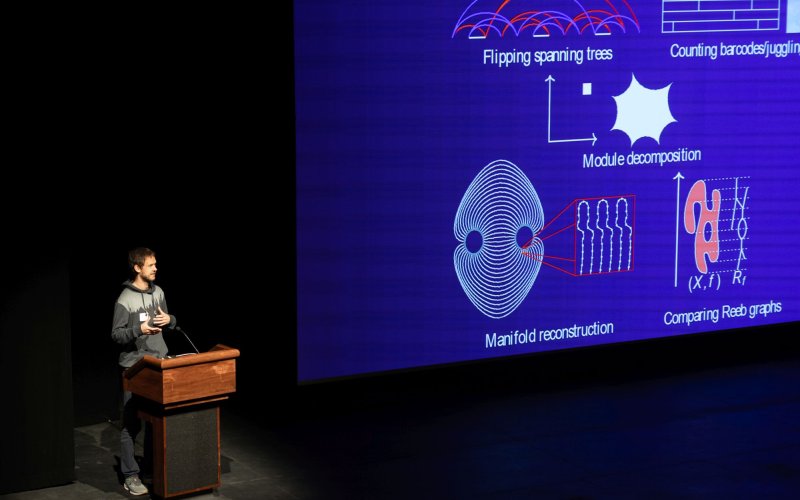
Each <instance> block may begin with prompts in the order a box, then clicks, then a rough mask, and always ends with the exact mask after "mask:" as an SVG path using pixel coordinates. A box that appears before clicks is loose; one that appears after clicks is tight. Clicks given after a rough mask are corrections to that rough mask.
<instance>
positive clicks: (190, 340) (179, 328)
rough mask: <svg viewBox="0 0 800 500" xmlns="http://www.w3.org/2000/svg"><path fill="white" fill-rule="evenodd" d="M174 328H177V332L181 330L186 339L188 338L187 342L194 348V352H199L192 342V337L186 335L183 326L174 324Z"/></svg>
mask: <svg viewBox="0 0 800 500" xmlns="http://www.w3.org/2000/svg"><path fill="white" fill-rule="evenodd" d="M175 329H176V330H178V331H179V332H181V333H182V334H183V336H184V337H186V340H188V341H189V343H190V344H192V348H193V349H194V352H196V353H197V354H200V351H198V350H197V347H195V345H194V342H192V339H190V338H189V336H188V335H186V332H184V331H183V328H181V327H179V326H176V327H175Z"/></svg>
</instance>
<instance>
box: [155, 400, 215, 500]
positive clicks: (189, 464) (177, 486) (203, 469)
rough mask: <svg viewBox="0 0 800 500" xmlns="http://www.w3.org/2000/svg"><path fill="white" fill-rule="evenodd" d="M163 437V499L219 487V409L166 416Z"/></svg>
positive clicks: (206, 409)
mask: <svg viewBox="0 0 800 500" xmlns="http://www.w3.org/2000/svg"><path fill="white" fill-rule="evenodd" d="M164 437H165V445H166V446H165V461H164V462H165V463H164V489H165V496H171V495H177V494H181V493H187V492H191V491H199V490H204V489H210V488H217V487H219V484H220V452H219V409H218V408H216V407H213V408H205V409H200V410H195V411H188V412H181V413H175V414H169V415H166V416H165V417H164Z"/></svg>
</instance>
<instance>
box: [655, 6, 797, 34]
mask: <svg viewBox="0 0 800 500" xmlns="http://www.w3.org/2000/svg"><path fill="white" fill-rule="evenodd" d="M780 24H781V2H780V0H662V4H661V32H662V33H697V32H720V31H769V30H778V29H780Z"/></svg>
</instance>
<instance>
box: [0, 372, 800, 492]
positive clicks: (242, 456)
mask: <svg viewBox="0 0 800 500" xmlns="http://www.w3.org/2000/svg"><path fill="white" fill-rule="evenodd" d="M543 385H546V384H542V383H538V384H536V386H537V387H539V388H540V389H538V390H535V391H533V390H531V391H526V390H523V389H520V387H522V386H524V384H520V383H515V384H513V387H514V389H513V390H509V391H493V392H487V391H484V390H476V391H475V392H474V393H472V392H470V391H469V390H461V391H458V393H457V394H447V393H438V394H437V393H436V391H430V392H428V393H427V394H423V395H415V396H410V395H398V394H392V393H391V391H389V392H387V393H385V394H383V395H382V397H381V398H379V400H378V401H374V402H369V401H366V402H362V403H361V404H358V405H355V404H352V401H353V400H351V401H350V403H347V404H342V405H341V406H339V407H338V408H337V407H336V404H335V401H334V400H331V399H329V400H328V402H329V403H331V404H330V405H329V406H326V408H324V409H323V408H322V407H321V406H320V407H318V408H317V409H315V408H314V405H307V406H306V407H305V408H304V409H303V411H302V412H299V413H300V414H299V415H295V416H293V417H292V418H289V419H274V418H270V419H266V418H262V417H260V415H262V413H258V412H257V411H254V410H247V411H245V410H243V409H241V408H235V407H231V408H228V407H226V406H223V407H222V417H221V422H222V438H221V439H222V486H221V487H219V488H218V489H217V490H216V491H209V492H206V493H201V494H196V495H193V496H190V497H189V498H195V499H197V498H209V499H210V498H214V499H281V500H283V499H287V500H288V499H292V500H318V499H323V500H324V499H348V500H353V499H413V500H420V499H503V500H506V499H532V498H535V499H541V498H543V499H550V498H552V499H615V500H616V499H620V498H631V499H648V500H650V499H687V498H688V499H692V498H697V499H710V498H714V499H716V498H725V499H732V498H759V499H765V498H778V499H782V498H787V499H788V498H797V497H798V494H800V359H797V358H789V359H781V360H773V361H768V362H759V363H751V364H740V365H737V366H728V367H720V368H714V369H707V370H699V371H694V372H691V373H682V374H673V375H669V376H658V377H652V378H647V379H637V380H622V381H614V382H610V381H608V380H606V381H604V382H602V383H596V384H592V383H588V382H585V381H584V383H582V384H574V385H573V386H569V385H567V386H563V385H562V386H559V388H558V389H557V390H552V391H549V390H542V389H541V387H542V386H543ZM391 390H392V391H399V389H398V387H397V386H394V387H393V388H392V389H391ZM350 397H354V398H357V397H358V395H353V394H352V392H351V393H350ZM370 397H371V396H370ZM266 411H269V412H276V411H280V409H279V408H269V409H268V410H266ZM74 432H75V464H76V469H75V476H76V481H75V482H74V483H72V484H68V485H64V486H59V487H54V488H46V489H42V490H36V491H28V492H22V493H14V494H10V495H6V496H5V497H3V498H8V499H18V500H40V499H57V500H73V499H74V500H87V499H112V498H130V495H128V494H127V493H126V492H124V491H123V489H122V486H121V484H120V479H119V477H118V473H117V469H116V467H117V450H118V445H117V442H118V441H117V440H118V428H117V426H116V422H113V421H112V422H105V423H99V424H95V425H88V426H83V427H78V428H76V429H75V431H74ZM140 439H141V438H140ZM145 479H146V478H145ZM145 484H147V485H148V486H150V485H149V484H148V481H147V480H145ZM139 498H148V496H144V497H139Z"/></svg>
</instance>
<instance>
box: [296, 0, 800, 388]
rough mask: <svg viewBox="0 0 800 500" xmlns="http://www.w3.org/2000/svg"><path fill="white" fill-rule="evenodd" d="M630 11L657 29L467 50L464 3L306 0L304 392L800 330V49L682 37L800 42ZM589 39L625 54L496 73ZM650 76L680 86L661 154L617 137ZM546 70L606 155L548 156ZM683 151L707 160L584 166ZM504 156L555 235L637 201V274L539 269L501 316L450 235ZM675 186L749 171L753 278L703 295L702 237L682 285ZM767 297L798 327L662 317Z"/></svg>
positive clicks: (301, 152)
mask: <svg viewBox="0 0 800 500" xmlns="http://www.w3.org/2000/svg"><path fill="white" fill-rule="evenodd" d="M484 3H485V4H486V5H494V6H495V7H496V6H497V5H499V4H500V2H494V3H488V2H484ZM527 3H528V4H530V5H531V6H533V5H534V4H536V5H539V7H538V8H539V9H543V8H545V7H542V5H545V4H548V8H551V9H554V10H562V11H565V12H566V11H568V10H569V11H574V10H575V8H576V4H575V2H558V1H552V2H527ZM589 3H590V2H584V4H585V5H588V4H589ZM595 3H597V2H595ZM629 3H630V4H631V6H632V8H633V9H634V10H635V11H636V14H637V16H638V19H639V24H640V26H641V33H636V32H635V30H633V31H629V32H628V33H621V32H619V31H615V32H614V33H613V34H612V35H611V36H605V37H596V36H592V35H590V34H583V35H576V34H568V35H565V36H564V35H554V36H551V37H549V38H532V37H530V35H528V36H525V35H523V36H520V37H516V36H513V35H510V36H505V37H503V38H499V37H497V36H494V37H492V38H489V39H486V40H470V39H468V38H467V36H466V35H465V34H457V35H456V36H454V37H453V36H452V34H453V28H454V27H455V25H456V23H457V21H458V19H459V16H460V15H461V13H462V12H463V11H464V10H465V9H466V8H467V7H468V6H469V2H466V1H450V2H433V3H429V2H428V3H423V2H415V1H411V2H404V3H400V2H352V1H351V2H321V1H299V2H295V8H294V15H295V19H294V22H295V27H294V30H295V58H296V63H295V82H296V84H295V87H296V117H297V123H296V127H297V134H296V140H297V165H296V180H297V304H298V306H297V307H298V310H297V314H298V331H297V342H298V381H299V382H308V381H318V380H324V379H329V378H335V377H345V376H353V375H359V374H367V373H373V372H379V371H385V370H397V369H405V368H412V367H422V366H432V365H437V364H443V363H453V362H460V361H469V360H478V359H485V358H495V357H501V356H509V355H518V354H525V353H534V352H541V351H547V350H554V349H568V348H576V347H581V346H588V345H597V344H601V343H611V342H625V341H632V340H642V339H652V338H658V337H665V336H672V335H683V334H691V333H697V332H706V331H712V330H727V329H733V328H741V327H754V326H758V325H764V324H772V323H783V322H795V321H798V320H800V306H798V303H799V302H800V300H799V299H800V286H798V285H800V281H799V280H798V278H800V259H799V258H798V257H797V249H798V248H800V226H799V225H798V220H800V219H799V218H798V215H800V198H799V197H798V193H800V182H799V181H798V174H797V169H798V168H799V167H800V135H798V134H800V132H799V131H800V83H798V82H800V56H798V55H797V54H793V55H789V56H787V57H784V58H776V57H769V58H765V57H763V56H741V57H727V58H723V57H719V58H717V59H716V60H710V59H708V58H675V57H672V56H671V55H670V46H671V45H673V44H676V43H677V44H680V45H681V46H691V45H697V44H698V43H700V42H703V43H705V44H711V45H713V44H719V43H720V42H723V43H726V44H741V45H745V44H749V43H751V42H753V41H755V42H756V43H763V41H765V40H770V41H774V42H775V43H781V42H786V41H789V40H795V41H800V37H798V36H797V35H794V38H792V35H790V34H786V33H785V31H783V29H782V30H781V31H774V32H758V33H747V32H745V33H691V34H666V33H665V34H662V33H661V32H660V29H661V12H660V8H661V5H660V2H634V1H633V0H631V1H630V2H629ZM619 4H620V5H622V3H621V2H619ZM784 8H785V7H784ZM782 26H785V19H783V20H782ZM586 47H592V48H598V49H599V48H610V49H613V60H612V61H592V62H589V61H586V60H584V61H583V64H580V65H578V64H575V63H568V62H561V63H549V64H545V65H544V66H541V67H540V66H539V65H536V64H535V63H531V65H530V66H529V67H525V66H522V65H514V66H513V67H509V68H498V67H497V66H496V65H495V66H492V65H485V64H483V59H482V54H483V51H484V50H485V49H498V50H505V51H508V50H512V49H515V50H517V51H537V50H557V49H564V48H570V49H581V50H585V49H586ZM632 73H633V74H635V75H636V79H637V80H638V81H639V82H640V83H641V84H642V85H644V86H646V87H648V88H653V89H655V88H661V87H665V86H666V85H669V84H672V86H671V88H670V92H669V102H670V108H671V112H672V115H673V116H674V117H675V118H676V120H677V122H675V123H671V124H669V125H667V126H666V127H665V128H664V130H663V132H662V133H661V141H660V144H657V143H656V142H655V141H654V140H652V139H650V138H643V139H640V140H638V141H636V142H635V143H634V144H633V146H631V143H630V139H629V138H628V136H627V135H626V134H625V133H623V132H622V131H620V130H611V129H612V127H613V126H614V122H615V118H616V113H617V110H616V103H615V101H614V99H613V97H612V96H618V95H620V94H621V93H622V92H623V91H624V90H625V89H626V88H627V87H628V84H629V83H630V80H631V74H632ZM548 75H552V76H553V77H554V78H555V83H554V85H553V87H552V89H553V91H552V109H553V114H552V118H551V127H552V131H553V133H552V135H553V136H554V137H555V136H558V137H586V136H587V134H589V135H590V134H591V133H592V132H594V133H595V134H596V135H597V137H598V141H597V143H596V144H595V145H594V146H592V145H591V143H590V142H576V143H552V144H548V141H547V99H548V85H547V83H546V82H545V79H546V78H547V77H548ZM584 82H591V83H592V94H591V95H589V96H583V95H581V90H580V89H581V85H582V84H583V83H584ZM680 148H688V149H690V150H701V151H702V160H701V161H697V162H678V163H670V164H666V165H664V166H659V165H636V166H624V167H608V168H583V155H584V154H589V153H594V154H595V155H602V154H605V153H622V154H627V153H629V152H631V150H634V151H636V152H637V153H646V152H660V151H673V150H676V149H680ZM499 159H503V160H506V161H509V162H512V163H514V164H515V165H516V166H518V167H519V168H520V169H521V170H522V171H523V172H524V173H525V175H526V176H527V177H528V179H529V180H530V182H531V183H532V185H533V186H534V188H535V189H536V191H537V193H538V196H539V199H540V201H541V205H542V207H543V209H544V215H545V220H546V221H548V220H550V219H551V218H552V217H554V216H555V215H557V214H558V213H559V212H560V211H561V210H562V209H564V208H565V207H567V206H568V205H569V204H570V203H571V202H572V201H573V200H575V199H578V198H591V197H598V196H614V195H635V197H636V213H635V217H636V218H635V243H634V255H635V260H634V268H633V270H632V271H631V272H625V273H614V274H606V275H597V276H583V277H574V276H569V275H568V274H565V273H563V272H559V271H557V270H555V269H553V268H550V267H548V266H542V268H541V269H540V271H539V274H538V277H537V279H536V282H535V283H534V285H533V287H532V288H531V290H530V292H529V293H528V295H527V297H526V298H525V299H524V300H523V301H522V303H521V304H520V305H519V306H518V307H517V308H516V310H514V312H512V313H511V314H510V315H508V316H506V317H504V318H501V319H492V318H489V317H487V316H486V315H484V314H482V313H481V312H480V311H479V310H478V309H477V308H476V307H475V306H474V305H473V304H472V303H471V302H470V300H469V299H468V297H467V295H466V294H465V293H464V290H463V289H462V287H461V285H460V283H459V281H458V277H457V276H456V273H455V268H454V263H453V254H454V250H455V248H456V246H457V245H458V244H459V242H458V241H457V240H456V238H455V236H454V233H453V223H454V219H455V214H456V211H457V209H458V206H459V203H460V202H461V199H462V197H463V196H464V193H465V191H466V190H467V187H468V186H469V185H470V183H471V182H472V180H473V179H474V178H475V176H476V175H477V174H478V172H479V171H480V170H481V169H482V168H483V167H484V166H486V165H487V164H489V163H491V162H493V161H495V160H499ZM678 172H681V174H682V175H683V177H684V179H683V180H682V184H681V196H682V200H684V201H685V197H686V194H687V193H688V189H689V187H690V186H691V184H692V183H693V182H694V181H696V180H698V179H710V178H731V177H736V176H749V179H748V182H749V186H750V190H749V193H748V199H747V211H748V213H747V216H748V230H747V236H748V240H747V249H746V256H747V262H746V268H747V271H746V275H747V278H746V283H745V285H743V286H735V285H730V284H728V283H725V284H724V285H722V286H721V287H720V289H719V290H716V289H715V290H694V291H693V292H691V293H690V292H689V288H688V285H687V284H688V283H689V282H690V279H691V278H690V276H691V275H697V274H698V272H697V269H696V268H695V264H694V260H693V255H694V252H693V248H694V237H693V236H692V235H690V234H688V233H686V232H685V231H682V232H681V233H680V235H679V238H678V246H679V248H678V256H679V257H678V258H679V261H678V267H677V272H678V286H677V287H676V286H674V280H675V272H676V271H675V269H676V268H675V246H676V236H675V220H676V196H677V194H676V192H677V187H676V181H674V180H673V177H675V175H676V174H677V173H678ZM545 250H546V251H547V250H548V247H547V243H546V244H545ZM548 253H549V252H548ZM711 267H712V269H713V268H714V266H713V265H712V266H711ZM729 276H730V274H728V277H729ZM770 301H773V302H780V303H781V311H780V312H779V313H777V312H776V313H773V314H770V315H768V316H766V317H764V316H758V317H756V318H754V319H751V318H749V317H745V318H739V319H733V318H726V319H723V318H720V320H719V322H717V323H712V322H708V321H706V322H698V323H695V324H692V325H691V326H687V325H666V324H665V322H664V314H665V313H666V312H667V311H672V312H686V311H698V310H703V309H704V308H706V309H714V308H721V307H722V306H724V305H731V306H738V305H739V304H745V305H747V306H749V305H752V304H762V303H769V302H770ZM596 321H599V322H602V323H613V325H614V333H613V334H608V335H603V336H590V337H581V338H577V339H564V340H553V341H549V342H536V343H533V344H523V345H515V346H506V347H494V348H487V347H486V342H485V340H486V335H487V334H492V333H497V334H498V335H502V334H507V333H509V332H514V331H516V330H520V331H523V330H524V329H526V328H527V329H529V330H532V329H534V328H536V329H537V330H544V329H552V328H563V327H569V326H572V325H574V324H578V325H584V324H591V323H594V322H596Z"/></svg>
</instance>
